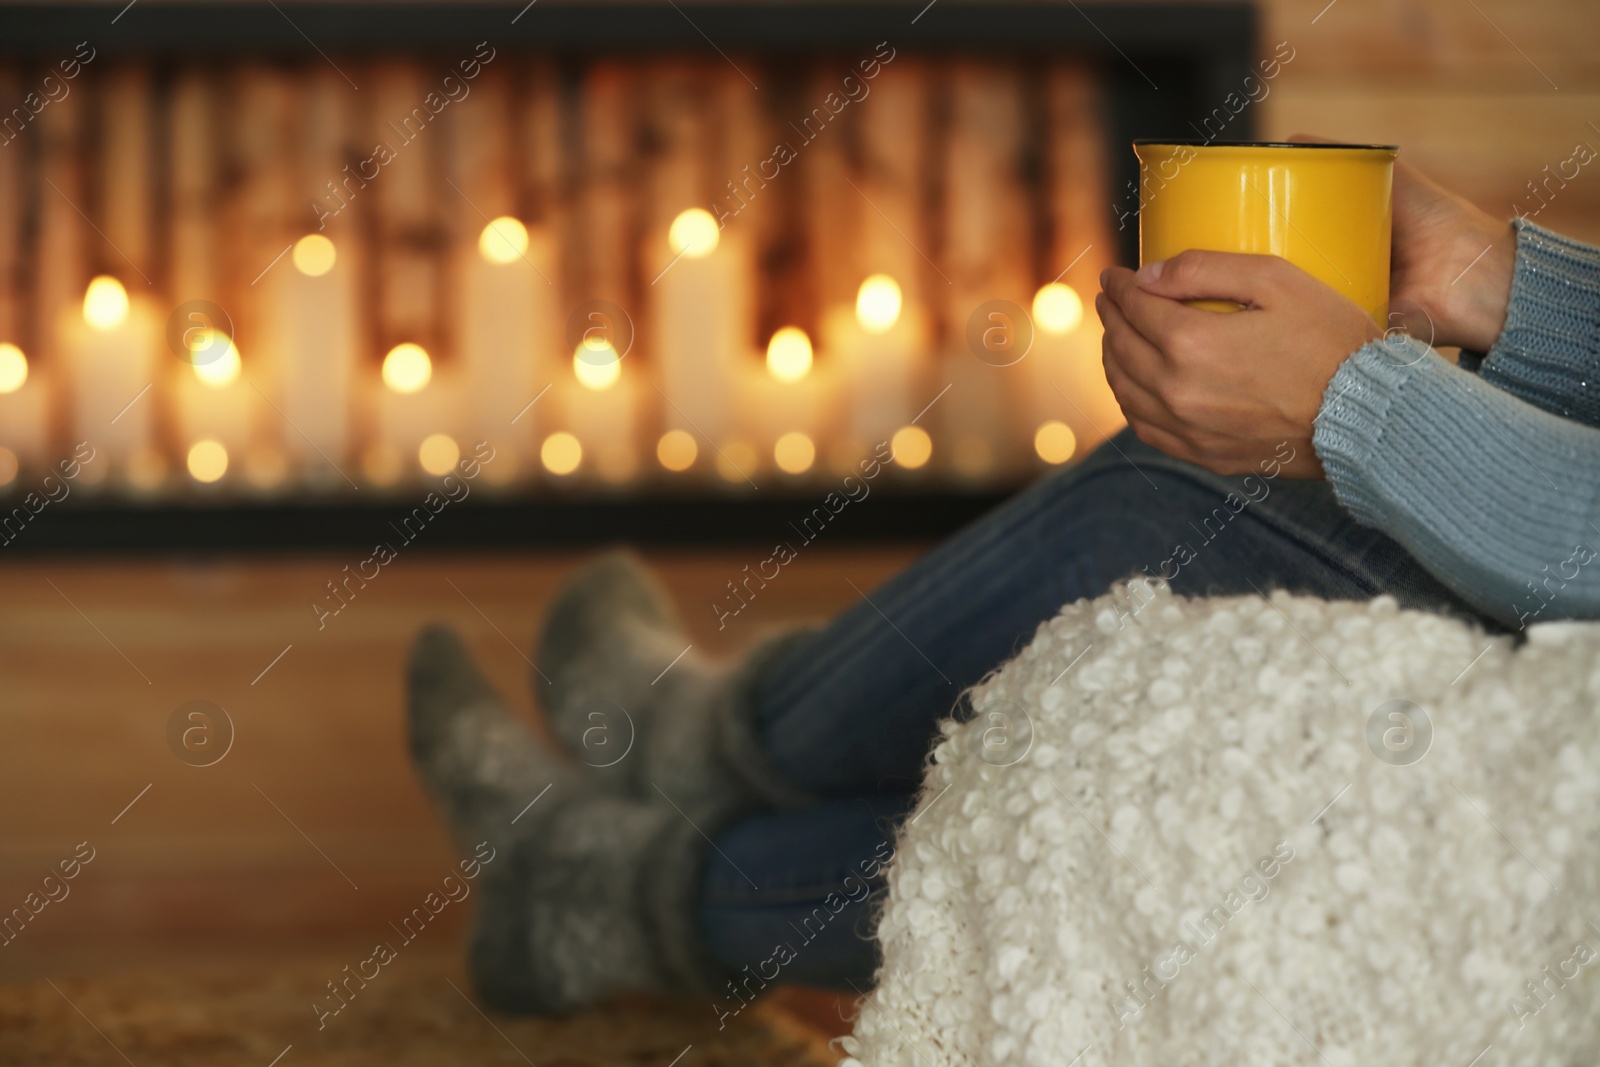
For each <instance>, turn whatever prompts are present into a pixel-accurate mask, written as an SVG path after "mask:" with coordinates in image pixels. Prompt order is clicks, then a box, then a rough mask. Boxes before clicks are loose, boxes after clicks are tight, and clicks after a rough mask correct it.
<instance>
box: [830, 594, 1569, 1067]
mask: <svg viewBox="0 0 1600 1067" xmlns="http://www.w3.org/2000/svg"><path fill="white" fill-rule="evenodd" d="M971 697H972V706H973V709H974V714H973V715H972V716H971V718H970V719H968V720H967V721H965V722H963V723H956V722H947V723H945V724H944V737H943V740H942V741H941V742H940V744H939V745H938V747H937V749H936V751H935V753H934V755H933V761H932V763H931V765H930V767H929V769H928V773H927V778H926V781H925V783H924V789H923V795H922V798H921V803H920V804H919V807H918V810H917V812H916V813H915V814H914V815H913V817H912V818H911V819H910V820H909V821H908V822H907V824H906V826H905V828H904V830H903V832H902V837H901V840H900V841H899V843H898V846H897V854H896V858H895V860H894V862H893V864H892V866H891V868H890V876H889V880H890V894H889V899H888V902H887V905H886V909H885V911H884V913H883V916H882V920H881V926H880V931H879V932H880V938H881V941H882V944H883V951H884V963H883V968H882V971H881V973H880V975H879V981H878V984H877V988H876V990H875V991H874V992H873V993H872V994H871V995H870V996H869V997H868V998H867V1000H866V1001H865V1003H864V1004H863V1005H862V1007H861V1014H860V1018H859V1020H858V1022H857V1025H856V1031H855V1034H854V1036H853V1037H850V1038H845V1039H843V1044H844V1048H845V1050H846V1051H847V1052H848V1053H849V1056H850V1059H847V1060H846V1061H845V1067H857V1064H855V1063H852V1062H851V1060H856V1061H859V1062H860V1063H862V1064H865V1065H866V1067H946V1065H954V1064H961V1065H968V1064H983V1065H992V1067H1005V1065H1011V1064H1018V1065H1028V1067H1074V1065H1078V1067H1099V1065H1117V1067H1141V1065H1149V1067H1156V1065H1161V1067H1172V1065H1180V1064H1181V1065H1185V1067H1205V1065H1210V1064H1216V1065H1223V1064H1226V1065H1229V1067H1235V1065H1239V1064H1262V1065H1266V1064H1273V1065H1278V1064H1305V1065H1308V1067H1310V1065H1322V1067H1354V1065H1361V1067H1367V1065H1371V1064H1397V1065H1399V1064H1403V1065H1408V1067H1409V1065H1421V1064H1430V1065H1440V1067H1498V1065H1501V1064H1516V1065H1530V1067H1531V1065H1541V1067H1542V1065H1546V1064H1550V1065H1569V1067H1576V1065H1579V1064H1582V1065H1584V1067H1592V1065H1593V1064H1594V1063H1595V1062H1596V1057H1597V1056H1600V1051H1597V1050H1600V973H1597V972H1600V885H1597V883H1600V832H1597V831H1600V624H1579V623H1551V624H1544V625H1537V626H1534V627H1532V628H1530V629H1529V630H1528V632H1527V640H1526V642H1524V643H1522V644H1521V645H1520V646H1519V645H1518V644H1517V642H1515V641H1514V640H1513V639H1512V638H1510V637H1494V638H1491V637H1488V636H1486V635H1485V634H1484V633H1482V632H1481V631H1480V630H1478V629H1475V628H1473V627H1471V626H1469V625H1467V624H1465V623H1462V622H1458V621H1455V620H1451V619H1446V618H1441V617H1438V616H1433V615H1427V614H1422V613H1418V612H1411V611H1401V610H1399V609H1398V607H1397V606H1396V604H1395V603H1394V601H1393V600H1391V599H1389V598H1386V597H1380V598H1379V599H1377V600H1374V601H1373V602H1371V603H1370V604H1358V603H1326V602H1323V601H1319V600H1314V599H1309V598H1298V597H1291V596H1288V595H1287V594H1277V595H1274V596H1273V597H1272V598H1271V600H1270V601H1268V600H1266V599H1263V598H1260V597H1239V598H1228V599H1212V600H1187V599H1183V598H1179V597H1174V596H1172V595H1171V594H1170V593H1169V592H1167V591H1166V590H1165V588H1164V587H1160V586H1151V585H1140V584H1135V585H1134V586H1131V587H1127V588H1123V589H1119V590H1118V591H1116V592H1115V593H1113V594H1111V595H1110V596H1107V597H1102V598H1100V599H1099V600H1095V601H1084V602H1080V603H1077V604H1073V605H1071V606H1069V607H1067V608H1066V609H1065V610H1064V611H1062V613H1061V614H1060V615H1059V616H1057V617H1056V618H1055V619H1054V620H1052V621H1051V622H1049V623H1047V624H1045V625H1043V626H1041V627H1040V628H1039V631H1038V633H1037V634H1036V636H1035V637H1034V640H1033V642H1032V644H1030V645H1029V646H1028V647H1027V648H1026V649H1025V650H1024V651H1023V652H1022V653H1021V654H1020V655H1019V656H1018V657H1017V658H1016V659H1015V660H1013V661H1012V662H1011V663H1009V664H1007V665H1006V666H1005V667H1004V668H1003V669H1001V670H1000V671H998V672H997V673H995V674H994V675H992V676H991V677H990V678H988V679H987V680H985V682H984V683H982V684H981V685H979V686H978V687H977V688H976V689H975V690H974V691H973V693H972V694H971Z"/></svg>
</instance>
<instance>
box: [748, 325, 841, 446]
mask: <svg viewBox="0 0 1600 1067" xmlns="http://www.w3.org/2000/svg"><path fill="white" fill-rule="evenodd" d="M736 384H737V386H738V395H739V405H738V407H739V419H738V429H739V435H740V436H741V437H742V438H746V439H749V440H752V441H754V442H756V443H757V444H758V445H759V446H760V447H761V448H762V449H763V450H765V451H766V452H768V453H770V454H772V457H773V463H774V464H775V465H776V466H777V467H778V469H779V470H783V471H785V472H787V473H790V474H800V473H804V472H806V471H807V470H809V469H810V467H811V462H810V461H809V460H808V461H807V462H805V463H804V464H799V463H798V462H797V459H798V457H799V456H800V455H801V454H803V451H804V449H803V448H802V447H801V446H800V445H799V444H798V438H795V437H790V436H789V435H792V434H798V435H800V436H802V437H805V438H806V440H807V441H809V442H811V443H812V444H813V446H814V445H815V444H816V443H818V442H821V441H823V440H826V439H827V437H828V433H829V430H830V429H831V427H830V425H829V420H828V415H829V413H830V412H831V411H832V409H833V406H834V405H833V401H834V399H835V397H836V395H837V382H836V375H835V374H834V373H833V367H832V366H831V365H829V364H818V363H816V362H815V360H814V356H813V352H812V346H811V339H810V337H808V336H807V335H806V332H805V331H804V330H802V329H800V328H799V327H797V326H785V327H783V328H781V329H779V330H776V331H774V333H773V335H772V337H771V338H770V339H769V341H768V342H767V358H766V362H765V364H764V365H763V364H759V363H753V362H743V363H741V365H740V367H739V375H738V380H737V383H736ZM786 437H788V438H789V442H790V444H789V445H788V446H786V449H785V450H786V453H787V457H788V464H787V465H786V460H785V459H784V458H783V457H780V456H779V455H778V451H779V445H780V442H782V441H783V440H784V438H786Z"/></svg>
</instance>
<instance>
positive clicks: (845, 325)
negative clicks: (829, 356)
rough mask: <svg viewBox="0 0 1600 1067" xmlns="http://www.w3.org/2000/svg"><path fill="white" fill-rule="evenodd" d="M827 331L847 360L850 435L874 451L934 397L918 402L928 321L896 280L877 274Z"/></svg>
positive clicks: (831, 347)
mask: <svg viewBox="0 0 1600 1067" xmlns="http://www.w3.org/2000/svg"><path fill="white" fill-rule="evenodd" d="M823 331H824V332H823V336H824V338H825V341H826V344H825V348H826V349H827V350H828V351H830V352H837V353H838V354H839V356H840V362H841V364H842V366H841V375H842V377H843V379H844V381H843V382H842V383H841V388H844V389H846V390H847V391H848V393H849V397H850V399H849V407H848V410H847V412H846V418H847V426H848V434H849V437H850V439H851V441H852V442H853V444H854V446H855V447H856V448H857V449H859V450H861V451H863V452H867V451H870V450H871V449H872V448H873V447H874V446H875V445H877V444H878V442H880V441H886V440H888V438H889V436H890V435H891V434H892V433H894V431H895V430H896V429H898V428H899V427H901V426H903V425H905V424H906V423H907V422H908V421H910V420H911V418H913V417H914V416H915V415H916V414H917V410H918V408H920V407H921V406H922V405H923V404H926V403H927V399H931V397H930V398H927V399H923V400H922V401H921V403H917V402H916V401H917V400H918V397H917V396H916V395H914V390H915V389H916V387H917V386H918V385H919V384H920V381H919V379H920V378H921V376H922V375H921V366H922V361H923V354H924V353H925V352H926V351H927V348H928V326H927V319H926V317H925V316H924V315H923V313H922V310H921V309H920V308H918V307H916V306H914V305H911V306H908V305H906V304H905V302H904V299H903V297H902V294H901V289H900V285H899V283H898V282H897V281H896V280H895V279H894V278H891V277H889V276H888V275H887V274H875V275H872V276H871V277H869V278H867V279H866V280H865V281H863V282H862V283H861V286H860V289H859V290H858V291H857V293H856V303H855V307H854V308H853V309H852V308H842V307H836V308H832V309H830V310H829V311H828V313H827V315H826V317H825V318H824V320H823Z"/></svg>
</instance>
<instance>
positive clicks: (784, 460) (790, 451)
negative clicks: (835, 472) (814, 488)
mask: <svg viewBox="0 0 1600 1067" xmlns="http://www.w3.org/2000/svg"><path fill="white" fill-rule="evenodd" d="M816 459H817V446H816V445H814V444H813V443H812V442H811V438H809V437H807V436H806V435H805V434H803V433H801V432H800V431H798V430H793V431H790V432H789V433H786V434H784V435H783V436H782V437H780V438H778V443H777V444H775V445H773V447H772V461H773V462H774V463H776V464H777V465H778V469H779V470H781V471H783V472H784V473H785V474H804V473H805V472H806V471H808V470H810V469H811V464H812V463H814V462H816Z"/></svg>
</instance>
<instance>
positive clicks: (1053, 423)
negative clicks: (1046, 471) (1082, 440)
mask: <svg viewBox="0 0 1600 1067" xmlns="http://www.w3.org/2000/svg"><path fill="white" fill-rule="evenodd" d="M1033 450H1034V451H1035V452H1037V453H1038V454H1039V458H1040V459H1042V460H1044V461H1045V462H1046V463H1065V462H1066V461H1067V460H1069V459H1071V458H1072V454H1073V453H1074V452H1076V451H1077V450H1078V437H1077V435H1076V434H1074V433H1073V432H1072V427H1071V426H1068V425H1067V424H1066V423H1064V422H1060V421H1057V420H1055V419H1052V420H1050V421H1049V422H1047V423H1044V424H1043V425H1042V426H1040V427H1039V428H1038V429H1037V430H1036V431H1034V434H1033Z"/></svg>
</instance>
